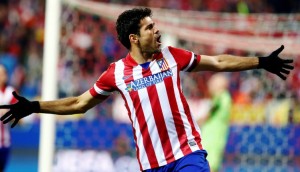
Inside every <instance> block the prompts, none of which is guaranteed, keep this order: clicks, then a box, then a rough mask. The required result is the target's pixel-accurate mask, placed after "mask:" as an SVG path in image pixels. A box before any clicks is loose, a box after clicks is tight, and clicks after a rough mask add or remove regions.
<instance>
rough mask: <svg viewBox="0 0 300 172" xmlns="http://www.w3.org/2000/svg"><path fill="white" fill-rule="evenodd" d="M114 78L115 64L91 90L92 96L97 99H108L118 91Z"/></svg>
mask: <svg viewBox="0 0 300 172" xmlns="http://www.w3.org/2000/svg"><path fill="white" fill-rule="evenodd" d="M114 78H115V76H114V64H111V65H110V66H109V68H108V69H107V70H106V71H105V72H103V73H102V75H101V76H100V77H99V78H98V80H97V81H96V83H95V84H94V85H93V87H92V88H90V90H89V92H90V94H91V95H92V96H93V97H96V98H107V97H108V96H110V95H111V94H112V93H113V92H114V91H115V90H116V86H115V79H114Z"/></svg>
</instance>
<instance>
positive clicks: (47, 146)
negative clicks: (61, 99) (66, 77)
mask: <svg viewBox="0 0 300 172" xmlns="http://www.w3.org/2000/svg"><path fill="white" fill-rule="evenodd" d="M60 12H61V1H60V0H46V17H45V43H44V52H43V78H42V100H54V99H56V98H57V75H58V73H57V65H58V63H57V62H58V57H59V38H60V20H59V18H60ZM40 119H41V123H40V144H39V158H38V171H40V172H52V167H53V155H54V149H55V116H54V115H52V114H40Z"/></svg>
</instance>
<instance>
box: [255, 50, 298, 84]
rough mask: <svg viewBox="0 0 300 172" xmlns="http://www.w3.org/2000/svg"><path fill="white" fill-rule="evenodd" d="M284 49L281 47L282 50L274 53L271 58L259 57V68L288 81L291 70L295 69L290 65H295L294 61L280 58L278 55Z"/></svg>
mask: <svg viewBox="0 0 300 172" xmlns="http://www.w3.org/2000/svg"><path fill="white" fill-rule="evenodd" d="M283 49H284V46H283V45H281V47H280V48H278V49H277V50H275V51H273V52H272V53H271V54H270V55H269V56H267V57H258V59H259V64H258V68H263V69H265V70H267V71H269V72H271V73H274V74H276V75H277V76H279V77H280V78H281V79H283V80H286V75H288V74H289V73H290V70H292V69H294V66H292V65H290V64H291V63H293V60H292V59H281V58H279V57H278V54H279V53H280V52H281V51H282V50H283ZM284 74H286V75H284Z"/></svg>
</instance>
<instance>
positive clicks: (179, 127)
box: [90, 47, 202, 170]
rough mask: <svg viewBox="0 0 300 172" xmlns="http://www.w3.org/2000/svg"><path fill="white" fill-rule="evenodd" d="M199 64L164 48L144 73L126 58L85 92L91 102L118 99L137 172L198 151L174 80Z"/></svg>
mask: <svg viewBox="0 0 300 172" xmlns="http://www.w3.org/2000/svg"><path fill="white" fill-rule="evenodd" d="M200 58H201V57H200V55H195V54H194V53H192V52H190V51H186V50H183V49H178V48H174V47H166V48H163V49H162V51H161V53H157V54H156V55H155V57H154V59H153V61H151V62H150V64H149V67H148V68H147V69H144V68H142V67H141V66H140V65H138V64H137V62H136V61H135V60H134V59H133V58H132V57H131V56H130V54H128V55H127V56H126V57H125V58H123V59H121V60H119V61H117V62H114V63H112V64H111V65H110V66H109V68H108V69H107V70H106V71H105V72H104V73H103V74H102V75H101V76H100V77H99V79H98V80H97V82H96V83H95V84H94V86H93V87H92V88H91V89H90V93H91V95H92V96H94V97H98V96H100V97H103V96H108V95H110V94H112V92H113V91H118V92H120V93H121V95H122V97H123V99H124V101H125V106H126V108H127V110H128V115H129V118H130V120H131V123H132V128H133V132H134V139H135V143H136V150H137V158H138V161H139V164H140V166H141V170H146V169H151V168H156V167H160V166H163V165H166V164H168V163H171V162H173V161H175V160H177V159H179V158H181V157H183V156H185V155H187V154H190V153H191V152H194V151H196V150H200V149H202V145H201V136H200V129H199V127H198V125H197V124H196V122H195V121H194V119H193V117H192V115H191V112H190V109H189V106H188V104H187V101H186V99H185V97H184V95H183V93H182V89H181V85H180V77H179V72H180V71H191V70H192V69H193V68H194V67H195V66H196V65H197V64H198V63H199V61H200Z"/></svg>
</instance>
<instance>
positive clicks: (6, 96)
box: [0, 86, 17, 148]
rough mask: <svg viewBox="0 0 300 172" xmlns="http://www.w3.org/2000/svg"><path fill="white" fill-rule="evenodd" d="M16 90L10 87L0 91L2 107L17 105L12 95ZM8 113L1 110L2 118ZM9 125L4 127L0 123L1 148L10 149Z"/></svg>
mask: <svg viewBox="0 0 300 172" xmlns="http://www.w3.org/2000/svg"><path fill="white" fill-rule="evenodd" d="M13 91H14V89H13V88H12V87H10V86H7V87H5V88H4V89H2V90H0V105H4V104H13V103H16V102H17V100H16V99H15V98H14V96H13V95H12V92H13ZM5 112H6V111H4V110H0V116H2V115H4V113H5ZM8 127H9V125H4V124H3V123H2V122H0V148H3V147H5V148H7V147H10V133H9V128H8Z"/></svg>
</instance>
